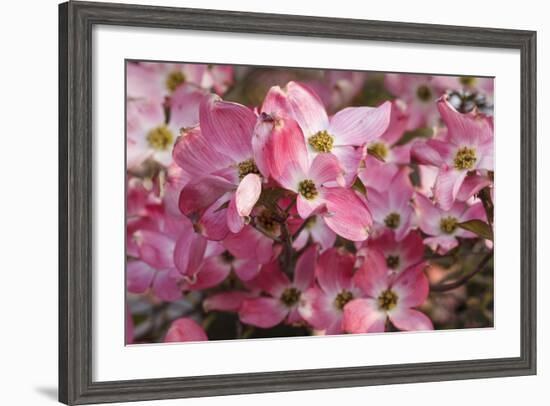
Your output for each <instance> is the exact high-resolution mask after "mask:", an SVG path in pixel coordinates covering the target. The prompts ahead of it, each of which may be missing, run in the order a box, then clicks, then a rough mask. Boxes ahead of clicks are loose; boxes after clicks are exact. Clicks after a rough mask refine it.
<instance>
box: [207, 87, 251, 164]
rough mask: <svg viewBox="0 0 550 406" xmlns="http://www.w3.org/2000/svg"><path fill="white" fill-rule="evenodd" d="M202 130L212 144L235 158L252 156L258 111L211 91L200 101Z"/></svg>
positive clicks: (244, 158)
mask: <svg viewBox="0 0 550 406" xmlns="http://www.w3.org/2000/svg"><path fill="white" fill-rule="evenodd" d="M200 123H201V130H202V132H203V134H204V136H205V138H206V139H207V140H208V142H209V143H210V145H211V146H212V147H213V148H215V149H217V150H218V152H220V153H222V154H225V155H227V156H229V157H230V158H231V159H232V160H233V161H234V162H242V161H245V160H247V159H249V158H251V157H252V133H253V132H254V126H255V124H256V115H255V114H254V113H253V112H252V110H250V109H249V108H247V107H245V106H243V105H241V104H238V103H232V102H226V101H222V100H221V99H220V98H219V97H217V96H214V95H210V96H209V97H207V98H205V99H204V100H203V102H202V103H201V105H200Z"/></svg>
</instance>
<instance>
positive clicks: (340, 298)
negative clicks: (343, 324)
mask: <svg viewBox="0 0 550 406" xmlns="http://www.w3.org/2000/svg"><path fill="white" fill-rule="evenodd" d="M352 299H353V293H351V292H350V291H349V290H346V289H344V290H343V291H341V292H340V293H338V295H337V296H336V299H334V306H336V308H337V309H338V310H343V309H344V306H345V305H347V304H348V302H349V301H351V300H352Z"/></svg>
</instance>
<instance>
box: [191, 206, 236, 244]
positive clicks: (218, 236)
mask: <svg viewBox="0 0 550 406" xmlns="http://www.w3.org/2000/svg"><path fill="white" fill-rule="evenodd" d="M225 203H227V199H226V196H222V197H221V198H220V199H218V200H217V201H216V202H215V203H213V204H212V205H211V206H210V207H209V208H208V209H206V211H205V212H204V213H203V214H202V216H201V218H200V220H199V222H198V224H197V228H198V229H199V230H200V232H201V234H202V235H203V236H204V237H205V238H208V239H209V240H214V241H221V240H223V239H224V238H225V237H226V236H227V234H229V228H228V227H227V209H223V208H222V207H223V205H224V204H225Z"/></svg>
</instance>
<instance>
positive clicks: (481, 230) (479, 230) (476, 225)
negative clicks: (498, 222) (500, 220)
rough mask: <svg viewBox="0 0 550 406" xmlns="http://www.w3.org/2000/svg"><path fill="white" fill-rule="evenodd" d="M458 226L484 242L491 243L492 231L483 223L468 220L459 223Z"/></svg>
mask: <svg viewBox="0 0 550 406" xmlns="http://www.w3.org/2000/svg"><path fill="white" fill-rule="evenodd" d="M458 226H459V227H460V228H462V229H464V230H467V231H471V232H472V233H474V234H477V235H479V236H480V237H482V238H485V239H486V240H491V241H493V229H492V228H491V226H490V225H489V224H487V223H486V222H484V221H481V220H468V221H465V222H463V223H459V224H458Z"/></svg>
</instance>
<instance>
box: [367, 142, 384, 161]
mask: <svg viewBox="0 0 550 406" xmlns="http://www.w3.org/2000/svg"><path fill="white" fill-rule="evenodd" d="M367 152H368V153H369V154H370V155H374V156H375V157H378V158H382V159H385V158H386V157H387V156H388V147H387V146H386V144H384V143H382V142H375V143H374V144H371V145H369V147H368V148H367Z"/></svg>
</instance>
